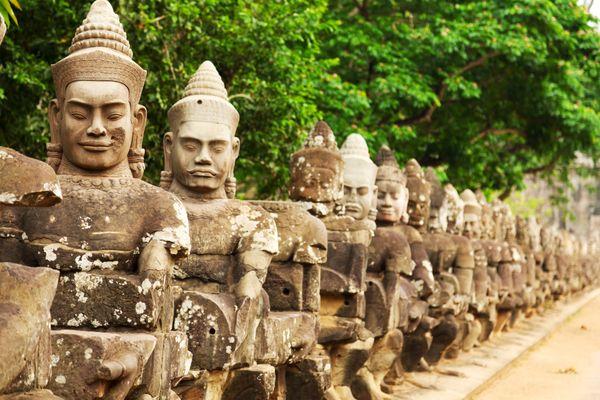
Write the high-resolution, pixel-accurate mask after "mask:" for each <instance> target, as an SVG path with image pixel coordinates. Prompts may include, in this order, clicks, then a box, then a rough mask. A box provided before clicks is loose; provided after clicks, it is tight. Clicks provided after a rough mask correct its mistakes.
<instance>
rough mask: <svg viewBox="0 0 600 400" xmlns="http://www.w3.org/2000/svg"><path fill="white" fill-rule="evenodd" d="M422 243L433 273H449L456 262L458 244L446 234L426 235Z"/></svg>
mask: <svg viewBox="0 0 600 400" xmlns="http://www.w3.org/2000/svg"><path fill="white" fill-rule="evenodd" d="M423 243H424V245H425V249H426V250H427V255H428V256H429V261H430V262H431V264H432V266H433V272H434V273H436V274H438V273H440V272H450V271H451V269H452V266H453V265H454V262H455V260H456V252H457V251H458V244H457V243H456V242H455V241H454V240H452V236H451V235H449V234H447V233H443V232H440V233H426V234H424V235H423Z"/></svg>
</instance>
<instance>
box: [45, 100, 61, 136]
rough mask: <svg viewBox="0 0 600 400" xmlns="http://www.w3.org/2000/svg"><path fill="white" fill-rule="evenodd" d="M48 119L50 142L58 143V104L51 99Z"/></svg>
mask: <svg viewBox="0 0 600 400" xmlns="http://www.w3.org/2000/svg"><path fill="white" fill-rule="evenodd" d="M48 121H49V122H50V143H55V144H58V143H60V104H59V103H58V99H53V100H52V101H51V102H50V105H49V106H48Z"/></svg>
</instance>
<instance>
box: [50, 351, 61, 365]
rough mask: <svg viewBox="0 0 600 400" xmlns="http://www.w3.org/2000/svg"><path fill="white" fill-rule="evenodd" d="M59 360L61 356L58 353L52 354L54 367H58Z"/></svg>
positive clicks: (51, 360)
mask: <svg viewBox="0 0 600 400" xmlns="http://www.w3.org/2000/svg"><path fill="white" fill-rule="evenodd" d="M59 361H60V357H59V356H58V355H56V354H52V356H51V357H50V365H51V366H52V368H54V367H56V366H57V365H58V362H59Z"/></svg>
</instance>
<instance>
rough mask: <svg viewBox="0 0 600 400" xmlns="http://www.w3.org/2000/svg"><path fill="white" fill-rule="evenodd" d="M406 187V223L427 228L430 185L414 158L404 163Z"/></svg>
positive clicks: (423, 228) (419, 227)
mask: <svg viewBox="0 0 600 400" xmlns="http://www.w3.org/2000/svg"><path fill="white" fill-rule="evenodd" d="M404 172H405V173H406V187H407V188H408V193H409V195H408V224H409V225H411V226H413V227H415V228H417V229H419V230H421V231H425V230H426V229H427V222H428V220H429V204H430V195H431V187H430V185H429V182H427V180H426V179H425V174H424V173H423V170H422V169H421V166H420V165H419V163H418V162H417V160H415V159H414V158H413V159H411V160H409V161H408V162H407V163H406V167H405V168H404Z"/></svg>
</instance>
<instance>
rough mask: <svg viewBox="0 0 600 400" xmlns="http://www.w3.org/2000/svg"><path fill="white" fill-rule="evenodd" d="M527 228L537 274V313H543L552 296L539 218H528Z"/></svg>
mask: <svg viewBox="0 0 600 400" xmlns="http://www.w3.org/2000/svg"><path fill="white" fill-rule="evenodd" d="M527 230H528V232H529V238H530V243H531V246H530V248H531V252H532V254H533V257H534V260H535V276H536V281H537V282H536V290H535V296H536V305H537V310H536V311H537V313H538V314H543V312H544V309H545V305H546V303H547V302H548V301H549V300H550V296H551V277H550V276H549V274H548V273H547V272H545V271H544V269H543V263H544V249H543V248H542V240H541V225H540V224H539V222H538V219H537V218H536V217H534V216H530V217H529V218H527Z"/></svg>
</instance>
